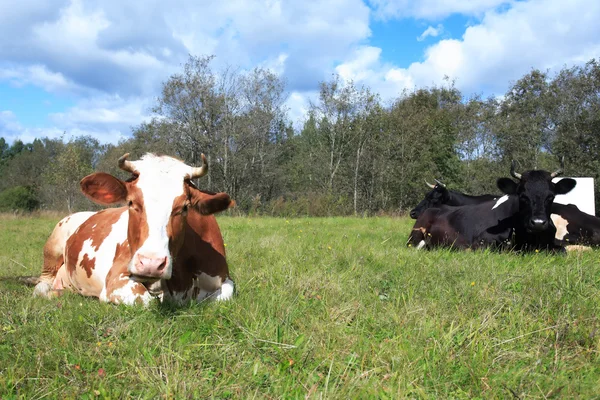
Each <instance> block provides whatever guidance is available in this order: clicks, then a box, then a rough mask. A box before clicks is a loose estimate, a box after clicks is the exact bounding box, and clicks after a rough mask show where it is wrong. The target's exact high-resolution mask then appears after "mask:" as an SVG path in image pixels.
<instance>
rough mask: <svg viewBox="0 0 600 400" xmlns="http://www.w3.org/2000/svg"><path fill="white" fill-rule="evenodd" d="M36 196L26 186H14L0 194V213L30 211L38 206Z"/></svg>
mask: <svg viewBox="0 0 600 400" xmlns="http://www.w3.org/2000/svg"><path fill="white" fill-rule="evenodd" d="M39 204H40V202H39V200H38V199H37V196H36V195H35V193H34V192H33V190H31V188H28V187H26V186H15V187H12V188H10V189H6V190H4V191H3V192H0V211H1V212H7V211H9V212H10V211H32V210H34V209H36V208H37V207H38V206H39Z"/></svg>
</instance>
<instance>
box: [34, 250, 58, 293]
mask: <svg viewBox="0 0 600 400" xmlns="http://www.w3.org/2000/svg"><path fill="white" fill-rule="evenodd" d="M54 250H55V249H54V248H53V247H51V246H48V244H47V245H46V246H44V266H43V268H42V274H41V275H40V280H39V282H38V284H37V285H35V288H34V289H33V296H34V297H45V298H47V299H51V298H54V297H57V296H59V295H60V293H61V292H60V291H61V290H62V289H64V286H65V285H64V284H63V279H64V278H66V276H65V273H66V269H65V264H64V260H65V259H64V256H63V254H62V249H60V252H58V253H57V252H56V251H54ZM61 272H62V273H61Z"/></svg>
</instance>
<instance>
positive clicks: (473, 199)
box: [410, 179, 500, 219]
mask: <svg viewBox="0 0 600 400" xmlns="http://www.w3.org/2000/svg"><path fill="white" fill-rule="evenodd" d="M435 182H436V184H435V185H432V184H431V183H427V182H425V183H427V186H429V187H430V188H431V191H430V192H429V193H427V194H426V195H425V198H424V199H423V200H421V202H420V203H419V204H417V206H416V207H415V208H413V209H412V210H410V217H411V218H412V219H417V218H418V217H419V215H421V214H422V213H423V211H425V210H427V209H428V208H432V207H439V206H441V205H442V204H445V205H448V206H466V205H469V204H480V203H484V202H486V201H491V200H496V199H497V198H498V197H500V196H495V195H492V194H483V195H480V196H471V195H468V194H464V193H461V192H457V191H456V190H449V189H447V188H446V185H444V184H443V183H442V182H440V181H438V180H437V179H436V180H435Z"/></svg>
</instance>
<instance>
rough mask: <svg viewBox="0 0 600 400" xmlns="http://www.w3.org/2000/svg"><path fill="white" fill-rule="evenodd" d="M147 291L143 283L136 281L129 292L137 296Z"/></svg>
mask: <svg viewBox="0 0 600 400" xmlns="http://www.w3.org/2000/svg"><path fill="white" fill-rule="evenodd" d="M147 291H148V289H146V286H144V284H142V283H139V282H136V284H135V285H134V286H133V288H132V289H131V293H133V294H135V295H137V296H143V295H144V294H146V292H147Z"/></svg>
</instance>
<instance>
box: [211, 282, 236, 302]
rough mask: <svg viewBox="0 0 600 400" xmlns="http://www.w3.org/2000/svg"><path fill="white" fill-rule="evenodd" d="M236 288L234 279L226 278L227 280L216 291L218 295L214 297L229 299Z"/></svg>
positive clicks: (219, 299) (221, 299)
mask: <svg viewBox="0 0 600 400" xmlns="http://www.w3.org/2000/svg"><path fill="white" fill-rule="evenodd" d="M234 289H235V286H234V284H233V281H232V280H231V279H229V278H227V279H225V282H223V285H222V286H221V288H220V289H219V290H217V291H216V292H215V295H216V296H215V297H214V299H215V300H216V301H224V300H229V299H230V298H231V297H232V296H233V292H234Z"/></svg>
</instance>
